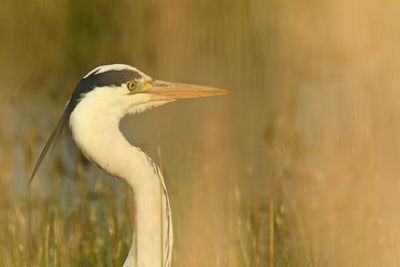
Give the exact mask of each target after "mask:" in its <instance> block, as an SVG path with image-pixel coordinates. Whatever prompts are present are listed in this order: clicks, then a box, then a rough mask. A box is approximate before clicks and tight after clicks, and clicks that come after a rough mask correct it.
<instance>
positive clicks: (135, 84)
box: [29, 64, 229, 267]
mask: <svg viewBox="0 0 400 267" xmlns="http://www.w3.org/2000/svg"><path fill="white" fill-rule="evenodd" d="M228 92H229V91H227V90H224V89H219V88H213V87H207V86H201V85H193V84H183V83H174V82H166V81H160V80H153V79H152V78H151V77H149V76H147V75H146V74H144V73H143V72H141V71H139V70H138V69H136V68H134V67H132V66H129V65H125V64H112V65H104V66H99V67H97V68H95V69H93V70H92V71H90V72H89V73H88V74H87V75H86V76H84V77H83V78H82V79H81V80H80V82H79V83H78V85H77V86H76V87H75V89H74V91H73V93H72V96H71V98H70V100H69V101H68V103H67V105H66V107H65V109H64V113H63V115H62V116H61V118H60V120H59V122H58V124H57V126H56V128H55V129H54V131H53V133H52V134H51V136H50V138H49V140H48V141H47V143H46V145H45V146H44V148H43V150H42V152H41V153H40V155H39V158H38V160H37V162H36V165H35V168H34V170H33V172H32V175H31V177H30V180H29V182H31V181H32V179H33V177H34V176H35V174H36V172H37V170H38V168H39V166H40V164H41V162H42V161H43V158H44V156H45V155H46V152H47V151H48V150H49V148H50V147H51V145H52V144H53V145H54V144H55V143H56V140H57V138H58V137H59V136H60V134H61V132H62V130H63V128H64V126H65V124H66V123H67V121H68V120H69V126H70V129H71V131H72V136H73V139H74V140H75V142H76V144H77V145H78V147H79V149H80V150H81V152H82V153H83V154H84V155H85V157H86V158H87V159H89V160H90V161H91V162H93V163H94V164H95V165H97V166H98V167H100V168H101V169H102V170H103V171H105V172H106V173H109V174H111V175H112V176H115V177H118V178H121V179H123V180H124V181H126V183H127V184H128V185H129V186H130V187H131V188H132V190H133V192H134V201H135V205H134V206H135V207H136V216H137V229H136V230H137V232H136V233H135V238H136V240H132V245H131V248H130V250H129V254H128V257H127V258H126V260H125V263H124V265H123V266H139V267H155V266H170V264H171V255H172V243H173V234H172V221H171V208H170V203H169V198H168V193H167V189H166V187H165V183H164V178H163V176H162V174H161V172H160V170H159V168H158V167H157V165H156V164H155V163H154V162H153V161H152V160H151V159H150V158H149V157H148V156H147V155H146V154H145V153H144V152H142V150H141V149H140V148H137V147H135V146H132V145H131V144H130V143H129V142H128V141H127V140H126V139H125V137H124V135H123V134H122V133H121V131H120V129H119V123H120V120H121V119H122V118H123V117H124V116H125V115H127V114H137V113H141V112H144V111H145V110H148V109H150V108H152V107H157V106H161V105H164V104H166V103H169V102H172V101H175V100H177V99H183V98H197V97H206V96H216V95H223V94H226V93H228Z"/></svg>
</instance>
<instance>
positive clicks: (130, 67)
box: [83, 64, 151, 80]
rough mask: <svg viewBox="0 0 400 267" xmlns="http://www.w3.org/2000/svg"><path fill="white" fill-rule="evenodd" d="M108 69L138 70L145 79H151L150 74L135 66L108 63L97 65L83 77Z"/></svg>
mask: <svg viewBox="0 0 400 267" xmlns="http://www.w3.org/2000/svg"><path fill="white" fill-rule="evenodd" d="M110 70H133V71H136V72H138V73H139V74H140V75H141V76H142V77H144V78H145V80H150V79H151V77H150V76H148V75H146V74H144V73H143V72H141V71H140V70H138V69H137V68H134V67H132V66H129V65H126V64H110V65H102V66H98V67H97V68H94V69H93V70H91V71H90V72H89V73H88V74H86V75H85V77H83V78H86V77H88V76H90V75H91V74H92V73H94V72H97V73H103V72H106V71H110Z"/></svg>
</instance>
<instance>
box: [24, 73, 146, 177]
mask: <svg viewBox="0 0 400 267" xmlns="http://www.w3.org/2000/svg"><path fill="white" fill-rule="evenodd" d="M99 70H100V69H99ZM99 70H97V71H95V72H93V73H91V74H90V75H88V76H87V77H85V78H83V79H82V80H80V82H79V83H78V85H77V86H76V87H75V89H74V92H73V93H72V96H71V99H70V100H69V102H68V105H67V107H66V108H65V110H64V113H63V115H62V116H61V118H60V120H59V121H58V123H57V126H56V128H55V129H54V131H53V132H52V134H51V135H50V138H49V140H48V141H47V143H46V145H45V146H44V147H43V150H42V152H41V153H40V155H39V158H38V160H37V162H36V164H35V168H34V169H33V172H32V175H31V177H30V179H29V183H30V182H31V181H32V179H33V177H34V176H35V174H36V172H37V170H38V168H39V166H40V164H41V163H42V161H43V158H44V156H45V155H46V153H47V151H48V150H49V148H50V146H51V144H53V149H54V145H55V144H56V143H57V140H58V138H59V137H60V135H61V133H62V130H63V129H64V126H65V124H66V123H67V121H68V119H69V116H70V115H71V113H72V111H73V110H74V109H75V107H76V106H77V105H78V103H79V101H80V100H81V99H82V98H83V97H84V95H85V94H87V93H89V92H90V91H92V90H93V89H94V88H96V87H103V86H115V87H118V86H121V84H123V83H126V82H128V81H132V80H134V79H138V78H141V77H142V76H141V75H140V73H139V72H137V71H135V70H132V69H122V70H109V71H105V72H101V73H98V72H99Z"/></svg>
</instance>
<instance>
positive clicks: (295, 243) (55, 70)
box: [0, 0, 400, 267]
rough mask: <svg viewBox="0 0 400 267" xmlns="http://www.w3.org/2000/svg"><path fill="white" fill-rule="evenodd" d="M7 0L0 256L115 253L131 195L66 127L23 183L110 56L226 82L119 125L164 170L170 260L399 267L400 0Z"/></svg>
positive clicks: (3, 259) (125, 238)
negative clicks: (72, 102) (71, 101)
mask: <svg viewBox="0 0 400 267" xmlns="http://www.w3.org/2000/svg"><path fill="white" fill-rule="evenodd" d="M0 5H1V9H0V118H1V124H0V265H1V266H121V265H122V263H123V261H124V259H125V257H126V255H127V252H128V249H129V245H130V241H131V235H132V221H133V214H132V212H131V210H132V203H131V201H132V195H131V192H130V191H129V190H128V189H127V187H126V186H125V184H124V183H123V182H121V181H119V180H117V179H114V178H111V177H109V176H107V175H105V174H104V173H102V172H101V171H100V170H98V169H97V168H96V167H94V166H92V165H91V164H90V163H88V162H87V161H86V160H85V159H84V158H83V157H82V156H81V154H80V152H79V151H78V150H77V148H76V146H75V144H74V142H73V141H72V139H71V136H70V132H69V129H66V130H65V131H64V135H63V138H62V140H61V141H60V142H59V143H58V145H57V147H56V149H55V150H54V152H53V154H52V157H51V158H50V159H49V160H47V159H46V160H45V161H44V164H43V165H42V167H41V169H40V171H39V173H38V176H37V177H36V178H35V180H34V181H33V183H32V185H31V186H30V187H28V185H27V179H28V176H29V175H30V173H31V171H32V168H33V164H34V161H35V160H36V158H37V156H38V154H39V152H40V149H41V148H42V147H43V145H44V144H45V141H46V140H47V138H48V137H49V135H50V133H51V131H52V129H53V128H54V127H55V124H56V122H57V120H58V118H59V116H61V114H62V111H63V107H64V105H65V103H66V101H67V100H68V98H69V97H70V95H71V92H72V90H73V88H74V86H75V85H76V84H77V82H78V81H79V80H80V79H81V77H82V76H84V75H85V74H86V73H87V72H89V71H90V70H91V69H93V68H94V67H96V66H98V65H102V64H109V63H126V64H130V65H133V66H135V67H137V68H139V69H140V70H142V71H144V72H145V73H147V74H149V75H150V76H152V77H153V78H157V79H163V80H171V81H180V82H192V83H198V84H205V85H212V86H216V87H221V88H226V89H230V90H232V94H230V95H228V96H223V97H215V98H208V99H198V100H187V101H180V102H176V103H173V104H168V105H166V106H163V107H159V108H157V109H154V110H152V111H149V112H146V113H143V114H140V115H137V116H134V117H127V118H125V119H124V120H123V121H122V124H121V128H122V130H123V132H124V133H125V135H126V136H127V138H128V139H129V141H130V142H131V143H133V144H135V145H137V146H139V147H141V148H142V149H143V150H144V151H145V152H146V153H148V154H149V155H150V156H151V157H152V158H153V159H154V160H155V161H156V162H158V164H159V165H161V167H162V170H163V173H164V177H165V180H166V184H167V188H168V190H169V194H170V199H171V205H172V211H173V223H174V234H175V235H174V238H175V243H174V245H175V246H174V251H173V266H174V267H179V266H199V267H203V266H233V267H236V266H237V267H241V266H244V267H246V266H400V227H399V225H400V213H399V212H400V209H399V207H398V206H399V202H400V175H399V173H400V164H399V163H400V139H399V135H400V76H399V74H398V71H399V70H400V53H399V51H400V50H399V44H400V20H399V16H398V14H399V12H400V3H399V2H398V1H392V0H389V1H385V2H384V4H383V3H382V2H379V1H372V0H366V1H361V0H350V1H348V0H346V1H345V0H335V1H332V0H330V1H313V0H307V1H290V0H252V1H246V0H203V1H195V0H189V1H180V0H170V1H161V0H158V1H157V0H146V1H145V0H136V1H129V0H113V1H110V0H101V1H98V0H96V1H95V0H86V1H81V0H61V1H51V0H37V1H28V0H20V1H13V0H0ZM99 120H101V118H99Z"/></svg>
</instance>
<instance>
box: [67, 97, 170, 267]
mask: <svg viewBox="0 0 400 267" xmlns="http://www.w3.org/2000/svg"><path fill="white" fill-rule="evenodd" d="M94 103H96V99H90V98H87V99H84V100H83V101H81V102H80V103H79V104H78V105H77V107H76V108H75V110H74V111H73V112H72V113H71V116H70V127H71V130H72V133H73V137H74V139H75V142H76V143H77V145H78V146H79V148H80V149H81V151H82V152H83V154H84V155H85V156H86V157H87V158H88V159H89V160H91V161H92V162H93V163H95V164H96V165H97V166H99V167H100V168H101V169H103V170H104V171H106V172H107V173H110V174H111V175H113V176H116V177H118V178H121V179H123V180H125V181H126V182H127V183H128V184H129V186H130V187H131V188H132V190H133V193H134V200H135V203H134V206H135V207H136V216H137V218H136V219H137V227H136V230H137V231H136V232H135V233H134V239H133V240H132V246H131V248H130V251H129V255H128V258H127V259H126V261H125V263H124V266H125V267H127V266H137V267H157V266H162V267H164V266H170V262H171V252H172V224H171V211H170V205H169V200H168V195H167V191H166V188H165V185H164V181H163V177H162V175H161V173H160V171H159V169H158V167H157V166H156V165H155V164H154V162H153V161H151V159H150V158H149V157H147V156H146V154H144V153H143V152H142V151H141V150H140V149H139V148H137V147H134V146H131V145H130V144H129V143H128V141H127V140H126V139H125V137H124V136H123V135H122V133H121V132H120V130H119V122H120V119H121V118H122V117H123V116H124V112H122V111H121V110H119V109H113V108H105V107H102V106H98V105H95V104H94ZM135 245H136V247H135Z"/></svg>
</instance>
